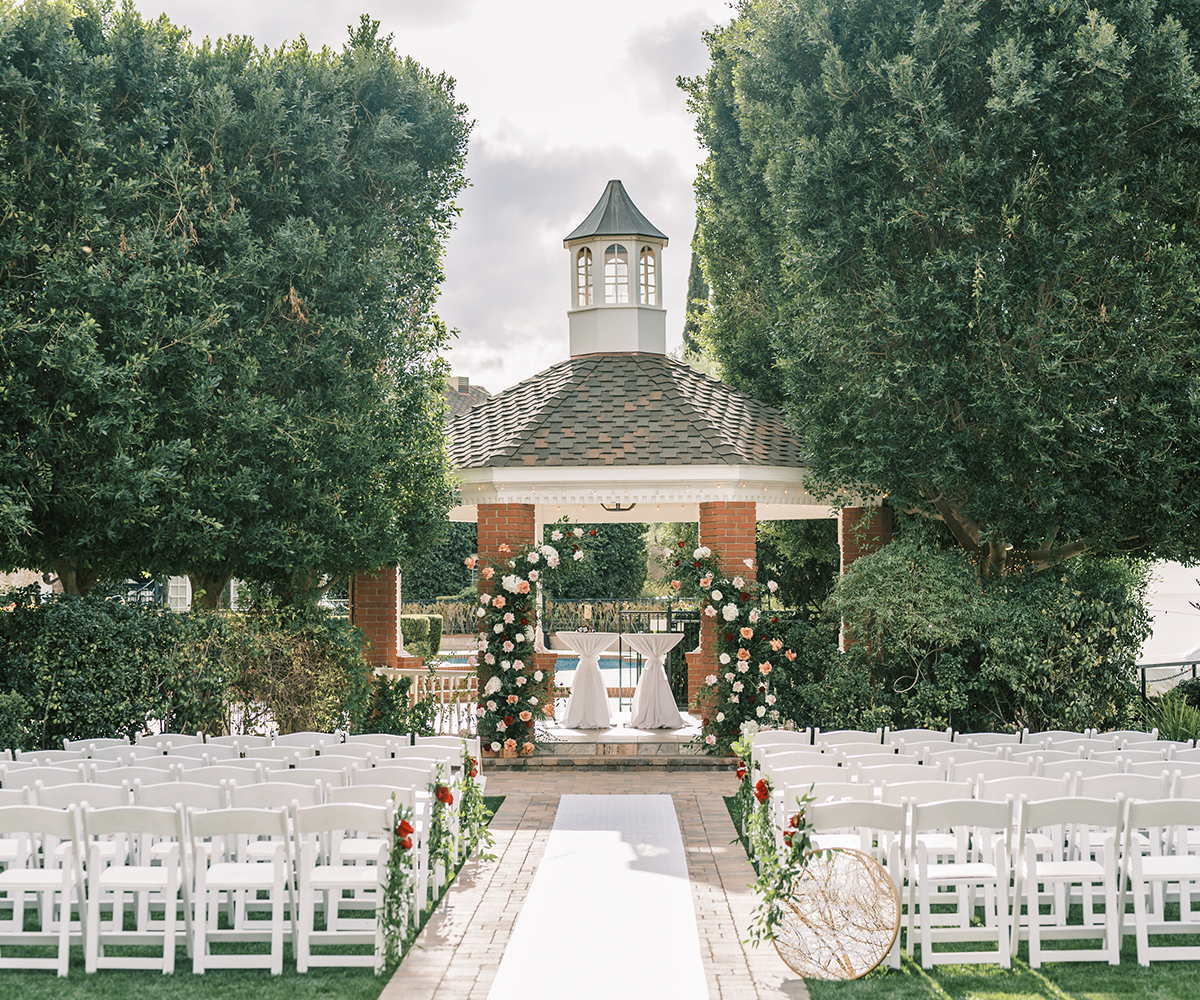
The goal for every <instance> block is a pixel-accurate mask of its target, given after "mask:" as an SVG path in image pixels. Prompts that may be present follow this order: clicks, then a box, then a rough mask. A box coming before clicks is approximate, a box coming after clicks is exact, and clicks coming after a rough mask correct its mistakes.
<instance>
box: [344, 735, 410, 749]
mask: <svg viewBox="0 0 1200 1000" xmlns="http://www.w3.org/2000/svg"><path fill="white" fill-rule="evenodd" d="M354 743H361V744H364V745H366V746H380V747H390V746H391V745H392V744H393V743H398V744H399V745H400V746H404V747H407V746H412V737H411V736H409V735H408V734H407V733H399V734H396V733H356V734H355V735H353V736H347V737H346V738H345V739H344V740H342V744H343V745H349V744H354Z"/></svg>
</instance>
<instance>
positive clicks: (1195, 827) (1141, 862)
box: [1120, 799, 1200, 965]
mask: <svg viewBox="0 0 1200 1000" xmlns="http://www.w3.org/2000/svg"><path fill="white" fill-rule="evenodd" d="M1142 829H1166V830H1170V831H1172V832H1171V833H1170V834H1168V839H1169V840H1171V841H1175V842H1178V841H1179V840H1182V841H1184V844H1185V845H1186V841H1187V840H1188V839H1189V838H1188V836H1187V834H1188V832H1191V833H1195V832H1198V831H1200V799H1149V800H1145V801H1137V800H1131V801H1130V802H1129V804H1128V811H1127V813H1126V817H1125V833H1126V844H1125V850H1124V852H1123V854H1124V858H1125V866H1124V873H1125V875H1126V876H1127V877H1128V879H1129V886H1130V888H1129V891H1130V892H1131V893H1132V894H1133V914H1134V929H1135V935H1136V937H1137V955H1138V964H1139V965H1149V964H1150V963H1151V961H1153V960H1154V959H1156V958H1157V959H1160V960H1166V961H1195V960H1197V959H1200V946H1198V945H1154V946H1151V944H1150V935H1151V934H1156V935H1158V934H1162V935H1167V934H1195V933H1197V930H1198V929H1200V924H1198V923H1197V922H1196V921H1195V920H1194V919H1193V918H1194V914H1193V912H1192V897H1193V895H1194V894H1195V886H1196V883H1197V882H1200V855H1195V854H1189V853H1187V849H1186V846H1184V849H1183V850H1182V851H1177V852H1176V853H1173V854H1158V855H1150V856H1146V854H1145V853H1144V852H1143V851H1141V850H1139V849H1138V847H1137V845H1136V844H1135V843H1134V842H1133V837H1132V834H1133V832H1134V831H1138V830H1142ZM1168 883H1175V884H1176V885H1178V887H1179V919H1178V920H1167V919H1166V914H1165V912H1164V910H1163V909H1158V910H1157V916H1158V919H1157V920H1154V921H1151V919H1150V914H1149V913H1148V912H1147V906H1146V896H1147V889H1148V888H1149V887H1151V886H1156V887H1158V888H1159V890H1160V892H1161V891H1162V890H1165V888H1166V886H1167V884H1168ZM1156 895H1157V894H1156ZM1124 901H1125V890H1124V880H1122V891H1121V906H1120V909H1121V910H1122V911H1124Z"/></svg>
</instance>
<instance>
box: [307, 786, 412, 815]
mask: <svg viewBox="0 0 1200 1000" xmlns="http://www.w3.org/2000/svg"><path fill="white" fill-rule="evenodd" d="M392 801H394V802H395V803H396V806H397V808H400V809H413V808H415V807H416V802H417V794H416V789H413V788H397V787H396V786H394V785H348V786H347V787H345V788H327V789H325V802H326V803H327V804H332V803H339V802H361V803H363V804H364V805H369V806H383V805H387V804H388V803H389V802H392Z"/></svg>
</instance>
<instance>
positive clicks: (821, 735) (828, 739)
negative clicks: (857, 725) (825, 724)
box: [812, 726, 883, 746]
mask: <svg viewBox="0 0 1200 1000" xmlns="http://www.w3.org/2000/svg"><path fill="white" fill-rule="evenodd" d="M812 741H813V743H814V744H819V743H828V744H830V745H839V744H843V743H874V744H875V745H876V746H879V745H882V743H883V727H882V726H881V727H880V728H879V729H876V730H875V732H871V731H870V730H868V729H831V730H830V731H829V732H827V733H826V732H822V731H821V730H820V729H814V730H813V736H812Z"/></svg>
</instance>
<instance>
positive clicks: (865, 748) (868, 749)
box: [817, 738, 894, 756]
mask: <svg viewBox="0 0 1200 1000" xmlns="http://www.w3.org/2000/svg"><path fill="white" fill-rule="evenodd" d="M817 746H818V747H820V748H821V749H823V750H825V751H826V752H829V751H837V752H838V753H840V754H843V755H845V756H851V755H852V754H860V753H887V752H888V750H889V748H888V747H885V746H884V745H883V744H882V743H881V742H880V741H879V740H875V741H873V742H868V741H866V740H840V741H836V742H830V741H828V740H826V739H824V738H820V739H818V740H817ZM892 750H893V752H894V748H892Z"/></svg>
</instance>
